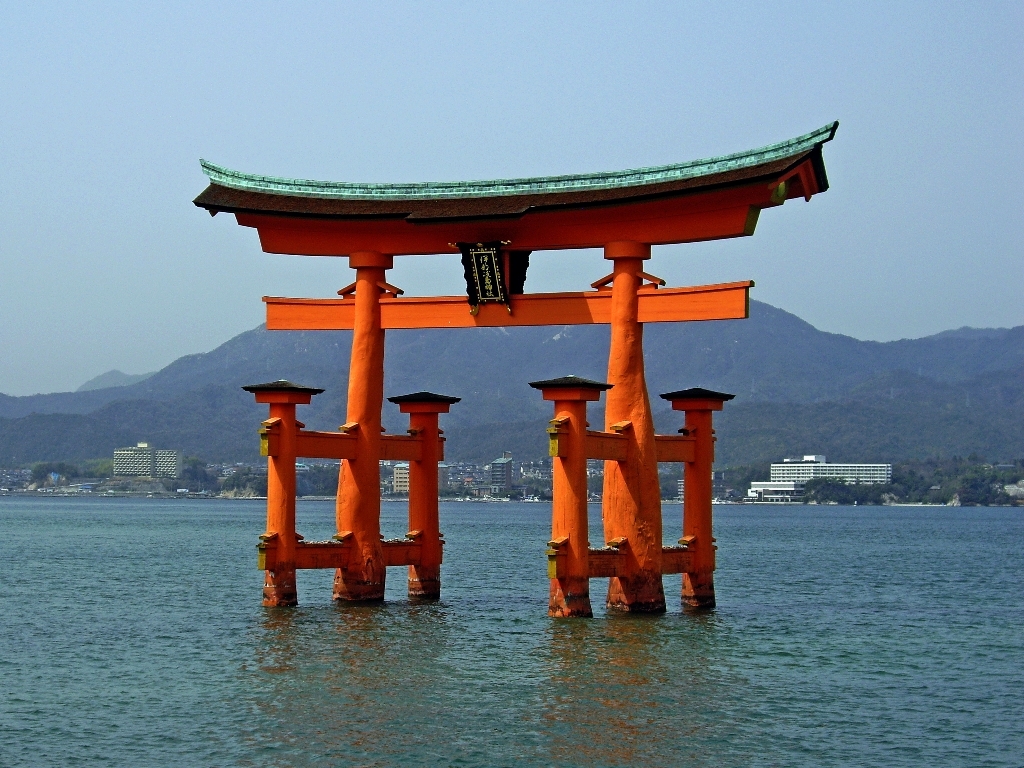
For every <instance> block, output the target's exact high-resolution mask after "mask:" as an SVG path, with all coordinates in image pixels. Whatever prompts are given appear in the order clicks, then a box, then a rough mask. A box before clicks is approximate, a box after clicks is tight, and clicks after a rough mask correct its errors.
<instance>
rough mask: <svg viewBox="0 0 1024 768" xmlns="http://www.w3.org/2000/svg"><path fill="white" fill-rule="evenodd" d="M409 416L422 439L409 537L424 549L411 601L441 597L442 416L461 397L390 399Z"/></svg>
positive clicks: (412, 467) (413, 472)
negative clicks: (439, 474)
mask: <svg viewBox="0 0 1024 768" xmlns="http://www.w3.org/2000/svg"><path fill="white" fill-rule="evenodd" d="M388 400H389V401H391V402H392V403H395V404H397V405H398V407H399V410H401V412H402V413H408V414H409V434H411V435H413V436H415V437H417V438H419V440H420V445H421V452H420V458H419V459H418V460H412V461H410V462H409V533H408V534H407V535H408V536H410V537H411V538H413V539H414V540H415V541H416V542H417V543H418V544H419V545H420V557H419V563H417V564H416V565H410V566H409V597H414V598H422V599H425V600H437V599H439V598H440V597H441V560H442V556H443V548H444V542H443V541H441V528H440V521H439V517H438V487H437V465H438V463H439V461H440V458H441V450H440V446H441V430H440V429H438V424H437V420H438V414H441V413H448V411H449V410H450V409H451V407H452V404H453V403H457V402H459V401H460V400H461V398H458V397H449V396H447V395H437V394H434V393H433V392H416V393H415V394H412V395H399V396H398V397H389V398H388Z"/></svg>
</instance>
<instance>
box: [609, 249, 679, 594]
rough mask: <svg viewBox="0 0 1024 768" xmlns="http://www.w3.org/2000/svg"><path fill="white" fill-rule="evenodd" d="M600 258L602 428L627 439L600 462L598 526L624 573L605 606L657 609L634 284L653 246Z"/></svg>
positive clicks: (649, 431) (655, 497) (652, 494)
mask: <svg viewBox="0 0 1024 768" xmlns="http://www.w3.org/2000/svg"><path fill="white" fill-rule="evenodd" d="M604 257H605V258H606V259H610V260H611V261H612V262H613V263H614V265H615V266H614V271H613V272H612V275H611V277H612V288H611V290H612V308H611V347H610V349H609V354H608V382H609V383H610V384H612V385H613V386H614V389H613V390H611V391H610V392H609V393H608V397H607V400H606V403H605V430H606V431H608V432H619V433H621V434H624V435H626V436H627V438H628V450H627V458H626V460H625V461H606V462H605V465H604V505H603V509H602V512H603V516H604V530H605V537H606V538H607V539H609V540H611V539H616V538H620V537H624V538H625V539H626V542H627V543H626V546H625V547H623V548H622V550H623V552H624V553H625V554H626V561H625V565H624V569H625V570H624V574H623V575H621V576H617V577H613V578H611V579H610V580H609V582H608V607H609V608H614V609H618V610H622V611H630V612H643V613H658V612H661V611H664V610H665V589H664V587H663V586H662V581H661V486H660V484H659V482H658V459H657V452H656V449H655V445H654V419H653V417H652V416H651V402H650V399H649V397H648V395H647V382H646V380H645V378H644V348H643V332H644V328H643V325H642V324H641V323H640V320H639V309H638V307H639V291H640V288H641V285H642V284H643V280H644V275H643V262H644V260H645V259H649V258H650V257H651V246H650V245H646V244H643V243H637V242H614V243H609V244H608V245H606V246H605V249H604Z"/></svg>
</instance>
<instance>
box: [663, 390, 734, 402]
mask: <svg viewBox="0 0 1024 768" xmlns="http://www.w3.org/2000/svg"><path fill="white" fill-rule="evenodd" d="M734 397H736V395H730V394H729V393H727V392H715V391H714V390H713V389H704V388H703V387H690V389H680V390H678V391H676V392H666V393H665V394H664V395H661V398H662V399H663V400H721V401H722V402H725V401H727V400H732V399H733V398H734Z"/></svg>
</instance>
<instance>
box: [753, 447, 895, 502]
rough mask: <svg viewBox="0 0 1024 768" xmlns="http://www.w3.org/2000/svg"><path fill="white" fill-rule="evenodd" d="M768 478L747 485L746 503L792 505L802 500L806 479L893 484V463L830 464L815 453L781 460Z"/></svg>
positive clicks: (773, 465) (851, 483) (847, 482)
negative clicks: (748, 487) (748, 486)
mask: <svg viewBox="0 0 1024 768" xmlns="http://www.w3.org/2000/svg"><path fill="white" fill-rule="evenodd" d="M770 477H771V479H770V480H769V481H767V482H755V483H751V484H750V489H749V490H748V491H747V496H746V499H745V500H746V501H754V502H761V503H773V504H792V503H793V502H800V501H802V500H803V497H804V486H805V485H806V484H807V481H809V480H815V479H817V478H827V479H830V480H840V481H842V482H844V483H846V484H847V485H856V484H858V483H864V484H868V485H872V484H875V483H891V482H892V464H829V463H828V462H827V461H826V460H825V457H824V456H821V455H818V454H814V455H807V456H803V457H802V458H799V459H783V461H782V463H781V464H772V468H771V476H770Z"/></svg>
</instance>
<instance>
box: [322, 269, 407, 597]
mask: <svg viewBox="0 0 1024 768" xmlns="http://www.w3.org/2000/svg"><path fill="white" fill-rule="evenodd" d="M393 262H394V259H393V257H392V256H387V255H385V254H382V253H377V252H376V251H365V252H360V253H352V254H350V255H349V266H351V267H353V268H354V269H355V270H356V288H355V321H354V324H353V328H352V357H351V365H350V366H349V373H348V409H347V416H346V421H347V424H346V427H347V428H348V429H349V430H355V435H356V441H357V448H356V455H357V456H358V458H356V459H345V460H343V461H342V464H341V471H340V473H339V476H338V501H337V515H336V516H337V525H338V533H339V534H343V533H346V532H349V531H351V533H352V540H353V550H354V552H353V556H352V557H351V558H350V559H349V564H348V566H347V567H345V568H339V569H337V571H336V572H335V575H334V599H335V600H352V601H363V600H369V601H378V600H383V599H384V578H385V574H386V573H387V569H386V567H385V565H384V553H383V550H382V549H381V544H380V433H381V408H382V407H383V405H384V331H383V329H382V328H381V323H380V295H381V291H382V288H381V284H382V283H384V271H385V270H387V269H390V268H391V267H392V266H393Z"/></svg>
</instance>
